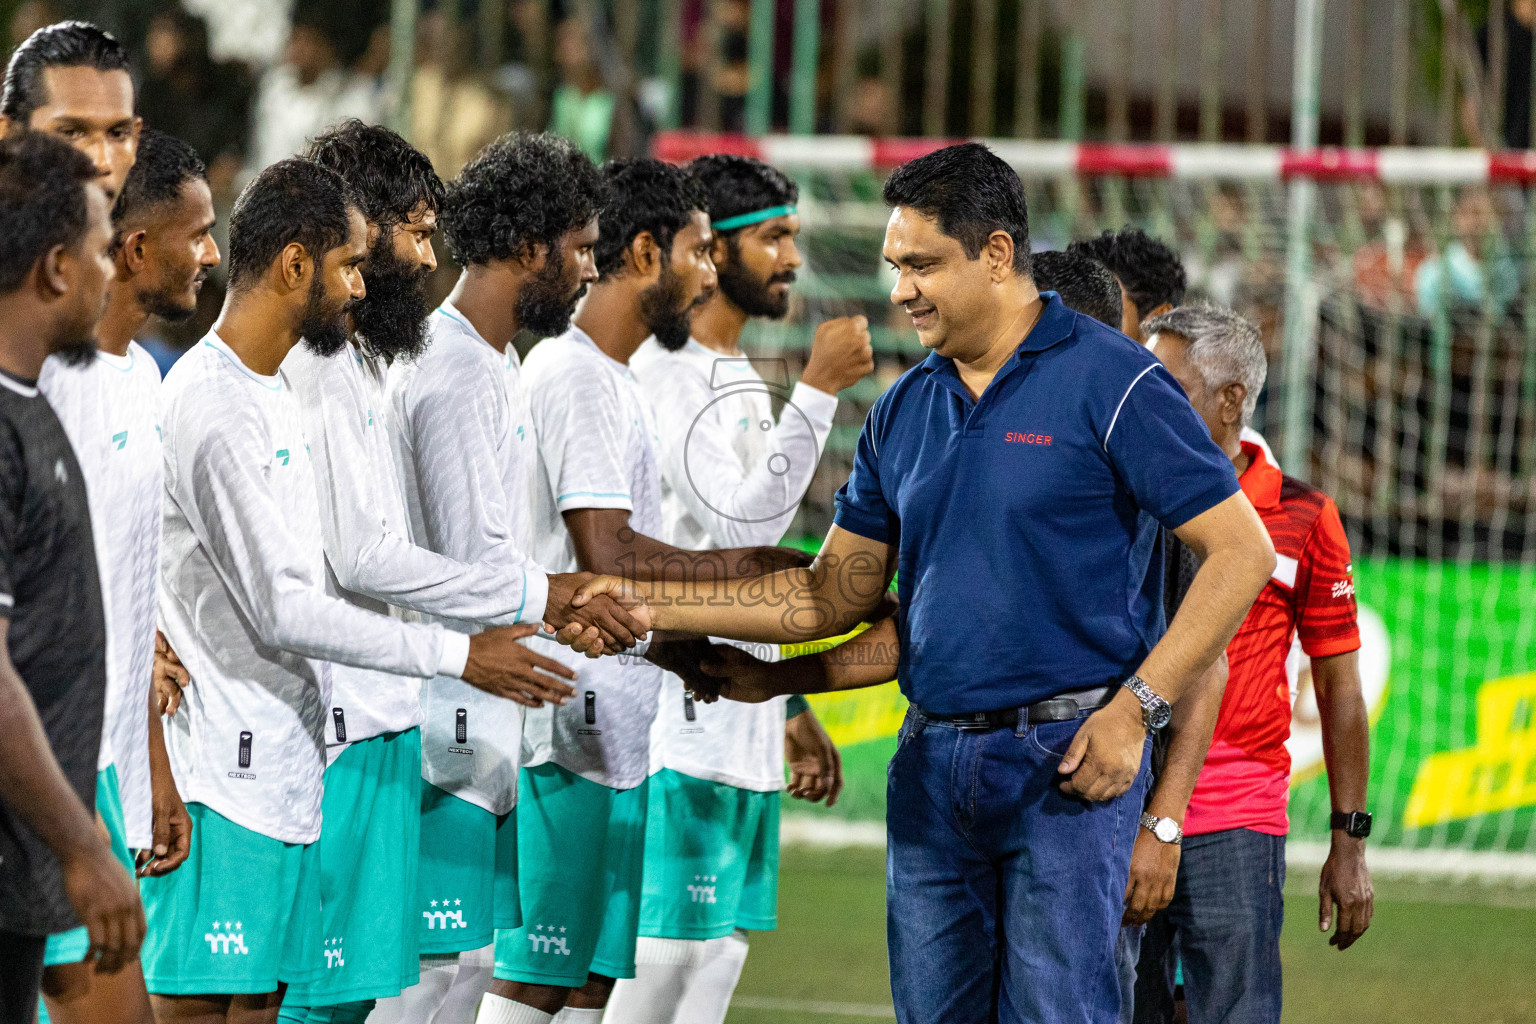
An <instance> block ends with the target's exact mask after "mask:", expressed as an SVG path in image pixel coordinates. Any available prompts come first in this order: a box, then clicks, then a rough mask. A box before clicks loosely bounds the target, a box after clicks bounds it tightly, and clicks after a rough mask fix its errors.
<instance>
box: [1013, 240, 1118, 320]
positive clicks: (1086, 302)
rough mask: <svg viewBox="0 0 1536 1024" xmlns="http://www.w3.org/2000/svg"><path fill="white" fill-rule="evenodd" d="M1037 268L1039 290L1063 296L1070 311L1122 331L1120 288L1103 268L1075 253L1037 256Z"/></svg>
mask: <svg viewBox="0 0 1536 1024" xmlns="http://www.w3.org/2000/svg"><path fill="white" fill-rule="evenodd" d="M1034 264H1035V269H1034V272H1033V276H1034V279H1035V286H1036V287H1037V288H1039V289H1040V290H1041V291H1043V292H1055V293H1056V294H1057V295H1060V296H1061V301H1062V302H1063V303H1064V304H1065V305H1066V307H1067V308H1068V309H1072V310H1076V311H1077V312H1079V313H1082V314H1083V315H1084V316H1091V317H1093V318H1094V319H1095V320H1097V321H1098V322H1099V323H1101V324H1105V325H1106V326H1109V327H1113V328H1114V329H1115V330H1117V331H1118V330H1119V329H1120V286H1119V285H1118V284H1116V283H1115V275H1114V274H1111V273H1110V272H1109V268H1107V267H1105V266H1104V264H1102V263H1100V262H1099V261H1098V260H1096V259H1090V258H1089V257H1087V256H1084V255H1082V254H1081V253H1075V252H1037V253H1035V255H1034Z"/></svg>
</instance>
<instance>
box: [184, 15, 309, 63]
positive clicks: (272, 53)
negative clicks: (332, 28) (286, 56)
mask: <svg viewBox="0 0 1536 1024" xmlns="http://www.w3.org/2000/svg"><path fill="white" fill-rule="evenodd" d="M181 5H182V6H183V7H185V8H186V9H187V10H188V11H190V12H192V13H193V14H196V15H199V16H201V17H202V18H203V20H204V21H205V22H206V23H207V25H208V52H209V54H210V56H211V57H212V58H213V59H214V60H215V61H232V60H237V61H240V62H241V63H243V64H245V65H246V66H247V67H248V68H250V69H251V71H252V73H253V74H256V73H260V71H261V70H262V69H264V68H267V67H270V66H271V65H273V64H275V63H276V62H277V61H278V60H280V59H281V58H282V56H283V47H284V45H285V44H286V43H287V41H288V22H289V19H290V18H291V17H292V14H293V7H294V0H181ZM167 6H169V5H167Z"/></svg>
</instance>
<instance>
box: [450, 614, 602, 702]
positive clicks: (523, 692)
mask: <svg viewBox="0 0 1536 1024" xmlns="http://www.w3.org/2000/svg"><path fill="white" fill-rule="evenodd" d="M537 631H538V627H537V626H534V625H531V624H530V625H523V626H500V627H497V628H495V629H488V630H486V631H485V632H483V633H476V634H475V635H474V636H472V637H470V638H469V660H468V661H467V662H465V665H464V681H465V682H466V683H468V684H469V685H471V686H473V687H475V688H477V689H480V690H484V691H485V692H486V693H489V694H492V695H494V696H497V697H505V698H507V699H508V700H510V701H512V702H514V703H516V704H521V705H523V706H524V707H530V708H540V707H543V706H544V702H545V701H549V702H550V703H551V704H564V703H565V702H566V701H567V700H569V699H570V698H572V697H574V696H576V691H575V690H574V689H572V688H571V687H570V686H569V685H568V684H567V683H566V682H564V680H567V679H575V678H576V673H575V672H573V671H571V670H570V669H569V668H566V667H565V666H564V665H562V664H561V663H560V662H558V661H556V660H555V659H553V658H546V657H545V656H544V655H542V654H535V653H534V652H533V651H531V650H529V649H528V647H527V646H526V645H524V644H522V643H519V641H520V640H522V639H524V638H525V637H529V636H532V635H533V634H534V633H535V632H537Z"/></svg>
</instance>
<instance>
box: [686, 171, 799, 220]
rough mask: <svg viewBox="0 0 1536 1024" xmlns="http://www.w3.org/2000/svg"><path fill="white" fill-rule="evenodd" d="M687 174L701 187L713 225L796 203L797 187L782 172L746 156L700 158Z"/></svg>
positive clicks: (797, 198)
mask: <svg viewBox="0 0 1536 1024" xmlns="http://www.w3.org/2000/svg"><path fill="white" fill-rule="evenodd" d="M688 173H689V174H691V175H693V176H694V177H695V178H697V179H698V180H699V184H701V185H703V186H704V194H705V196H706V197H707V200H708V202H709V215H710V217H712V218H714V219H715V220H717V221H721V220H729V219H730V218H732V217H738V216H740V215H741V214H743V213H756V212H757V211H758V210H766V209H768V208H769V207H772V206H792V205H794V204H795V203H796V202H798V201H799V200H800V188H799V186H798V185H796V184H795V183H794V182H793V181H791V180H790V179H789V178H788V177H787V176H786V175H785V174H784V172H783V171H781V170H779V169H778V168H777V167H774V166H773V165H771V164H765V163H763V161H761V160H757V159H754V158H752V157H750V156H735V155H733V154H728V153H716V154H713V155H710V156H701V157H699V158H698V159H697V160H694V161H693V162H692V163H690V164H689V165H688ZM746 227H750V225H746ZM735 230H744V228H737V229H735ZM730 234H732V232H730V231H727V232H726V235H727V236H729V235H730Z"/></svg>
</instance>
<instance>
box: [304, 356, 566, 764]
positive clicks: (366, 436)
mask: <svg viewBox="0 0 1536 1024" xmlns="http://www.w3.org/2000/svg"><path fill="white" fill-rule="evenodd" d="M283 374H284V375H285V376H286V377H287V378H288V381H289V383H290V384H291V385H292V386H293V390H294V394H296V395H297V396H298V398H299V405H300V407H301V408H302V410H303V416H304V432H305V434H306V436H307V437H308V438H309V444H310V454H311V457H312V459H313V462H314V467H315V486H316V490H317V492H318V496H319V499H320V527H321V533H322V535H323V536H324V539H325V556H326V557H325V562H326V570H327V571H326V577H325V584H326V592H327V593H329V594H332V595H333V596H336V597H339V598H341V599H342V600H344V601H349V602H351V603H352V604H355V605H357V606H358V607H360V608H367V609H369V610H370V611H375V612H379V613H381V614H384V615H393V616H395V617H396V618H401V619H404V620H406V621H412V622H416V621H421V620H420V618H419V616H418V614H417V613H425V614H430V615H436V616H440V617H445V618H453V619H470V620H474V621H477V622H484V623H487V624H490V625H497V626H510V625H515V624H516V623H519V622H522V621H524V620H523V618H522V617H521V616H520V614H519V613H520V612H522V613H528V612H530V611H531V612H532V614H534V615H542V614H543V604H542V602H536V606H535V607H532V608H530V603H529V601H528V593H527V591H528V585H529V577H527V576H525V575H524V573H523V572H522V571H521V570H518V571H516V572H512V573H508V572H505V571H503V569H502V568H501V567H500V566H497V565H494V564H491V563H488V562H475V563H466V562H460V561H456V560H454V559H451V558H445V557H443V556H442V555H439V554H437V553H435V552H433V551H429V550H427V549H426V548H424V547H419V546H417V545H416V544H414V543H412V541H411V525H410V521H409V516H408V515H407V513H406V507H405V496H404V493H403V491H402V490H401V486H400V479H399V476H398V475H397V472H396V466H395V457H394V452H393V450H392V449H391V446H390V431H389V430H388V427H387V425H386V424H387V418H388V412H389V401H388V398H387V397H386V396H385V392H384V379H385V377H384V375H385V366H384V362H383V360H380V359H374V358H368V357H365V356H364V355H363V354H362V353H360V352H358V351H357V350H356V349H354V348H352V347H351V346H348V348H347V351H345V352H343V353H340V354H338V355H335V356H332V357H329V358H322V357H320V356H317V355H315V354H314V353H313V352H311V351H309V350H308V349H307V348H305V347H303V346H302V345H301V346H299V347H297V348H295V349H294V350H293V351H292V352H290V353H288V357H287V358H286V359H284V360H283ZM538 583H539V579H538V578H537V577H535V578H534V584H535V585H538ZM453 682H455V683H457V684H458V685H460V686H466V687H467V685H468V684H466V683H464V682H463V681H462V680H457V679H455V680H453ZM421 685H422V680H420V679H416V678H407V677H403V676H393V675H389V674H388V673H384V672H376V671H372V670H370V669H361V668H353V667H351V666H347V665H337V666H335V668H334V670H333V672H332V694H331V707H330V711H329V713H328V714H327V716H326V739H327V745H328V749H329V754H330V759H331V760H333V761H334V760H335V759H336V758H337V757H338V756H339V755H340V753H341V751H342V750H344V749H346V744H348V743H352V742H356V741H357V740H362V739H368V738H369V737H371V736H379V735H382V734H383V733H387V732H399V731H400V730H402V729H409V728H412V727H414V726H418V725H420V724H421V723H422V709H421Z"/></svg>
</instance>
